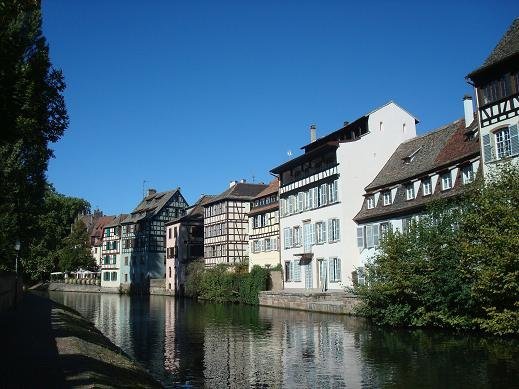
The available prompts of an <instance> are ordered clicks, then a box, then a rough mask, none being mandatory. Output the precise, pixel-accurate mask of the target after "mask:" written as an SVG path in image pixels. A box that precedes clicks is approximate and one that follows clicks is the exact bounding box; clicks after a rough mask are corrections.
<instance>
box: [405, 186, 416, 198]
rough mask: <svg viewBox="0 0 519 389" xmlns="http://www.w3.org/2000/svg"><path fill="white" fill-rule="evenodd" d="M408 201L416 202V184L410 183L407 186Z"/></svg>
mask: <svg viewBox="0 0 519 389" xmlns="http://www.w3.org/2000/svg"><path fill="white" fill-rule="evenodd" d="M405 198H406V200H414V184H413V183H410V184H407V185H406V186H405Z"/></svg>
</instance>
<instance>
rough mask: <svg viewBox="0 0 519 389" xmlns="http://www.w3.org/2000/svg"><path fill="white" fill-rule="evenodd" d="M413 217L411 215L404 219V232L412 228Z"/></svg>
mask: <svg viewBox="0 0 519 389" xmlns="http://www.w3.org/2000/svg"><path fill="white" fill-rule="evenodd" d="M412 221H413V219H412V218H410V217H406V218H403V219H402V232H404V233H407V232H409V230H410V229H411V223H412Z"/></svg>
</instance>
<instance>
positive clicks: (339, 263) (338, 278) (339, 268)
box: [335, 258, 341, 281]
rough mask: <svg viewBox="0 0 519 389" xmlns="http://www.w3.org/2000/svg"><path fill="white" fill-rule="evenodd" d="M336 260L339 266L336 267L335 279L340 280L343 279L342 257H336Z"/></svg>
mask: <svg viewBox="0 0 519 389" xmlns="http://www.w3.org/2000/svg"><path fill="white" fill-rule="evenodd" d="M335 262H336V263H337V267H336V269H337V271H336V272H335V279H336V280H337V281H340V280H341V259H340V258H336V259H335Z"/></svg>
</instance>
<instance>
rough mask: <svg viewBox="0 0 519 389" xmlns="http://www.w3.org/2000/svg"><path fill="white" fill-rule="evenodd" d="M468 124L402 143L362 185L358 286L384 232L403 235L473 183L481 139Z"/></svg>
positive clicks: (452, 125) (358, 218) (358, 217)
mask: <svg viewBox="0 0 519 389" xmlns="http://www.w3.org/2000/svg"><path fill="white" fill-rule="evenodd" d="M466 123H467V122H466V121H465V119H459V120H456V121H454V122H452V123H449V124H447V125H446V126H443V127H441V128H439V129H436V130H434V131H431V132H429V133H427V134H425V135H422V136H419V137H416V138H414V139H411V140H408V141H406V142H404V143H402V144H401V145H400V146H398V148H397V149H396V151H395V152H394V153H393V155H392V156H391V158H389V161H388V162H387V163H386V164H385V165H384V167H383V168H382V169H381V170H380V172H379V173H378V174H377V176H376V177H375V179H374V180H373V181H372V182H371V183H370V184H369V185H368V186H367V187H366V193H365V194H364V202H363V204H362V208H361V210H360V211H359V213H358V214H357V215H356V216H355V218H354V220H355V222H357V223H358V227H357V234H356V236H355V237H356V239H357V246H358V251H359V253H360V258H361V260H360V266H359V267H358V269H357V280H358V281H359V282H360V283H363V282H364V266H365V265H366V264H367V263H369V261H370V260H371V259H372V258H373V257H374V255H375V254H376V252H377V250H378V246H379V243H380V238H381V237H382V235H383V234H384V233H385V232H386V231H388V230H389V229H391V230H400V231H406V230H407V229H408V228H409V226H410V225H411V222H412V221H413V220H416V219H418V218H419V217H420V215H422V214H423V213H424V212H426V207H427V205H428V204H430V203H431V201H434V200H438V199H446V200H451V199H454V198H456V197H457V196H459V195H460V193H462V191H463V190H464V188H465V187H466V185H467V184H469V183H471V182H472V181H473V180H474V177H475V175H476V174H477V172H478V169H479V165H480V145H479V138H478V137H477V136H475V135H474V132H475V131H476V130H477V121H476V120H470V121H469V123H470V124H469V125H468V126H467V125H466Z"/></svg>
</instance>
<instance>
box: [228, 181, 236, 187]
mask: <svg viewBox="0 0 519 389" xmlns="http://www.w3.org/2000/svg"><path fill="white" fill-rule="evenodd" d="M237 183H238V181H236V180H235V181H231V182H229V188H232V187H233V186H234V185H236V184H237Z"/></svg>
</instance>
